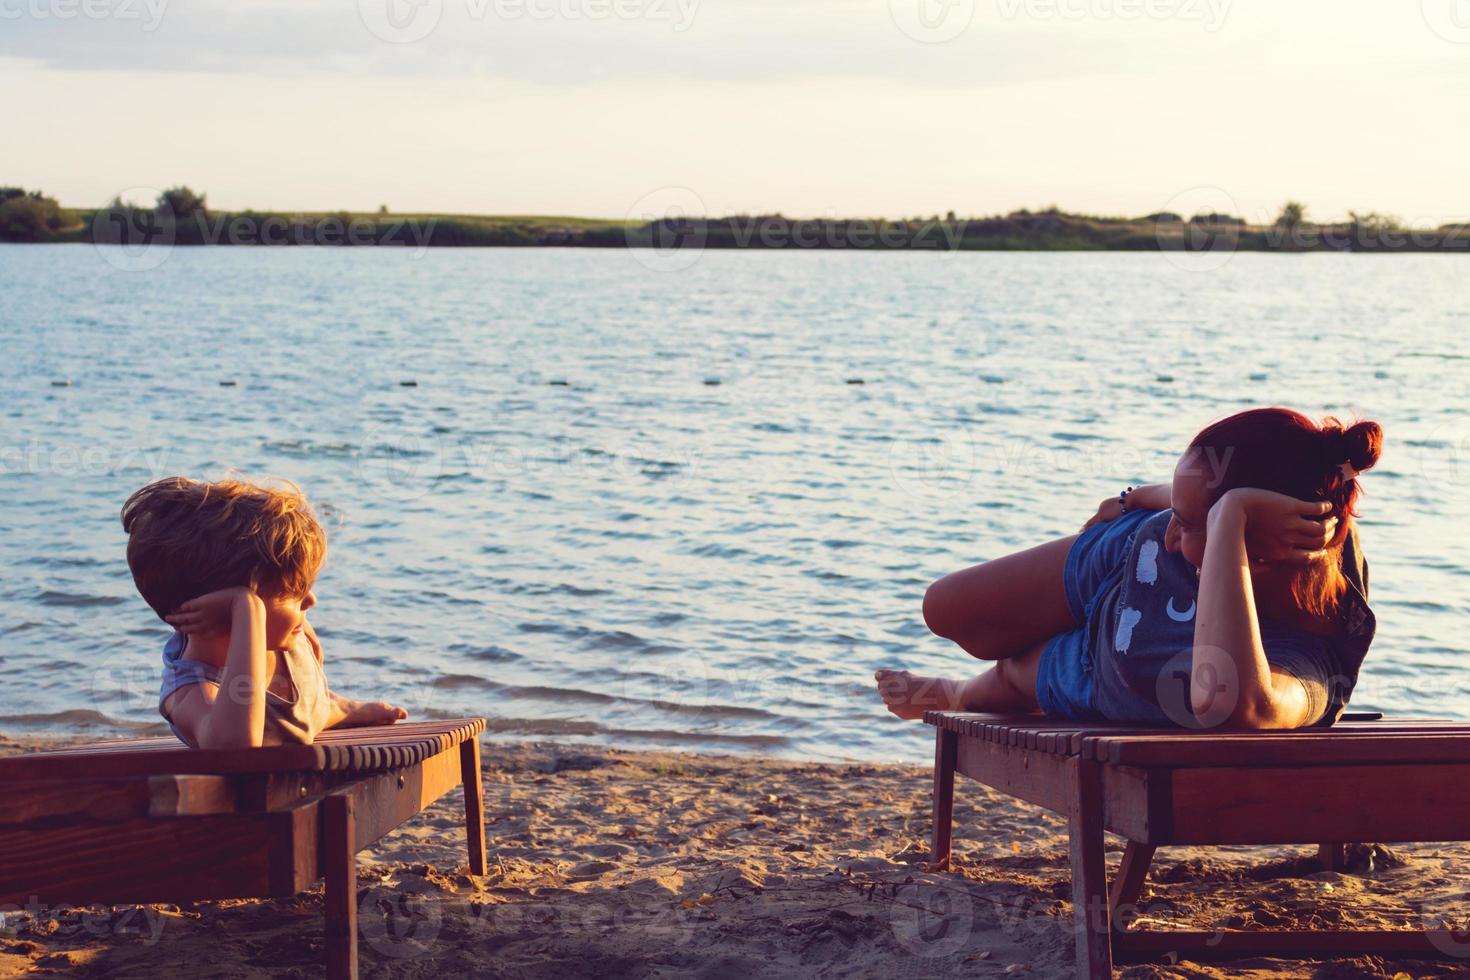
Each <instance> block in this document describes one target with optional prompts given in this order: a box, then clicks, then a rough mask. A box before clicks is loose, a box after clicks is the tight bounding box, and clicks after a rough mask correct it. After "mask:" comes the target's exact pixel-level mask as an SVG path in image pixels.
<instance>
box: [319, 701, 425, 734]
mask: <svg viewBox="0 0 1470 980" xmlns="http://www.w3.org/2000/svg"><path fill="white" fill-rule="evenodd" d="M343 700H344V701H347V702H348V703H347V704H345V705H343V707H344V708H346V710H347V714H346V717H344V718H343V719H342V720H341V721H339V722H337V724H335V725H333V726H332V727H333V728H362V727H365V726H367V725H391V724H393V723H394V722H395V721H403V720H404V719H405V718H407V717H408V712H407V711H405V710H404V709H403V708H400V707H398V706H397V705H396V704H389V703H388V702H387V701H350V700H348V699H346V698H344V699H343Z"/></svg>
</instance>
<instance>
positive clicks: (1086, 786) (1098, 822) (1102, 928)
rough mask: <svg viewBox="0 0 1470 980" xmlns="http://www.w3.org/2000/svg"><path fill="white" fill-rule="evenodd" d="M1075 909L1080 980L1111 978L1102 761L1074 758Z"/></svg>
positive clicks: (1071, 815) (1073, 862)
mask: <svg viewBox="0 0 1470 980" xmlns="http://www.w3.org/2000/svg"><path fill="white" fill-rule="evenodd" d="M1073 766H1074V768H1073V770H1072V773H1073V780H1072V782H1073V785H1072V801H1071V802H1072V805H1071V808H1070V809H1071V812H1070V813H1069V814H1068V816H1069V817H1070V821H1069V823H1070V830H1071V834H1070V836H1071V843H1072V909H1073V914H1074V916H1075V917H1076V935H1077V977H1078V980H1111V978H1112V975H1113V947H1112V930H1111V923H1110V921H1109V917H1108V866H1107V862H1106V860H1105V859H1104V857H1103V827H1102V821H1103V813H1102V766H1101V765H1100V764H1099V763H1097V762H1095V761H1093V760H1091V759H1082V758H1075V759H1074V760H1073Z"/></svg>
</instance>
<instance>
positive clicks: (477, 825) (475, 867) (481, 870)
mask: <svg viewBox="0 0 1470 980" xmlns="http://www.w3.org/2000/svg"><path fill="white" fill-rule="evenodd" d="M459 769H460V774H459V778H460V782H462V783H463V784H464V832H465V837H466V838H467V839H468V841H469V848H470V874H472V875H482V874H485V873H487V871H488V870H489V869H488V868H487V866H486V864H485V788H484V785H483V784H482V783H481V781H480V740H479V739H478V738H470V739H466V740H465V741H463V742H461V743H459Z"/></svg>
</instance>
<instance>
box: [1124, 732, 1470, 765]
mask: <svg viewBox="0 0 1470 980" xmlns="http://www.w3.org/2000/svg"><path fill="white" fill-rule="evenodd" d="M1095 744H1096V747H1097V749H1098V752H1099V758H1102V759H1103V760H1104V761H1107V762H1110V763H1114V764H1117V765H1128V766H1160V765H1168V766H1175V767H1183V766H1253V765H1283V764H1296V765H1348V764H1354V763H1371V762H1470V732H1462V733H1456V734H1443V735H1407V734H1402V735H1372V736H1369V735H1361V736H1354V737H1352V738H1340V737H1334V736H1321V737H1311V736H1297V737H1291V738H1280V737H1271V736H1265V737H1261V738H1249V737H1235V738H1229V739H1209V738H1198V739H1167V738H1123V739H1116V740H1112V739H1106V738H1101V739H1097V740H1096V742H1095ZM1102 753H1105V756H1104V755H1102Z"/></svg>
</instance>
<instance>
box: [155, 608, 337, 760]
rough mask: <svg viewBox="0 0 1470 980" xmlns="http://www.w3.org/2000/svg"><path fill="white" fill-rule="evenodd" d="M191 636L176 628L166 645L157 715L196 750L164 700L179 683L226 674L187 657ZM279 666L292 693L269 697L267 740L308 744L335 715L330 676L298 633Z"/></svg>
mask: <svg viewBox="0 0 1470 980" xmlns="http://www.w3.org/2000/svg"><path fill="white" fill-rule="evenodd" d="M186 642H187V637H186V635H185V634H183V633H180V632H177V631H175V632H174V634H173V635H172V636H170V637H169V638H168V642H167V643H165V644H164V645H163V686H162V687H160V688H159V692H158V713H159V714H161V715H163V719H164V721H167V722H168V727H169V728H171V729H172V730H173V733H174V734H175V735H177V736H178V737H179V740H180V741H182V742H184V743H185V744H187V745H189V746H191V747H193V748H196V749H197V748H198V747H199V746H197V745H195V744H194V743H193V742H191V741H190V740H189V739H188V738H186V737H185V736H184V733H183V732H181V731H179V729H178V728H177V727H176V726H175V725H174V723H173V721H172V720H171V719H170V718H169V717H168V715H167V714H164V707H163V705H164V702H165V701H167V700H168V696H169V695H170V694H172V693H174V692H175V691H177V690H178V689H179V688H181V687H187V686H189V685H190V684H198V683H200V682H201V681H211V682H213V683H215V684H218V683H219V679H220V676H221V674H223V673H224V672H223V671H222V670H221V669H220V668H218V667H214V666H212V665H210V664H206V663H203V662H202V661H198V660H186V659H184V649H185V646H186ZM278 656H279V657H280V658H281V659H280V664H281V667H283V668H284V669H285V672H286V675H287V676H288V677H289V678H290V680H291V688H292V695H293V696H292V697H291V698H289V699H288V698H283V697H281V696H280V695H278V694H276V693H275V692H273V691H268V692H266V696H265V744H267V745H273V744H278V743H283V742H285V743H291V742H295V743H300V744H303V745H310V744H311V743H312V742H313V741H315V739H316V736H317V734H318V733H319V732H320V731H321V730H322V726H323V725H324V724H325V723H326V720H327V718H328V717H329V716H330V714H331V703H330V701H331V698H330V695H329V694H328V693H327V675H326V674H325V673H323V671H322V665H321V664H320V663H318V662H317V659H316V654H315V653H313V652H312V649H311V644H310V643H309V642H308V641H307V640H306V638H305V637H304V636H298V637H297V639H296V642H295V643H293V644H292V645H291V647H290V649H288V650H281V651H278Z"/></svg>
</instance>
